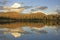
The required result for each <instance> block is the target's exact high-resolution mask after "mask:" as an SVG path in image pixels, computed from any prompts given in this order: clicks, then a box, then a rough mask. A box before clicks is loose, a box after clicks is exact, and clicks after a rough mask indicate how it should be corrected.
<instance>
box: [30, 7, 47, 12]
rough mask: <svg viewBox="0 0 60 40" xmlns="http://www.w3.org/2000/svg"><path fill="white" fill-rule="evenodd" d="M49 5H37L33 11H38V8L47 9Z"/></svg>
mask: <svg viewBox="0 0 60 40" xmlns="http://www.w3.org/2000/svg"><path fill="white" fill-rule="evenodd" d="M47 9H48V7H47V6H36V7H35V8H34V9H31V11H38V10H47Z"/></svg>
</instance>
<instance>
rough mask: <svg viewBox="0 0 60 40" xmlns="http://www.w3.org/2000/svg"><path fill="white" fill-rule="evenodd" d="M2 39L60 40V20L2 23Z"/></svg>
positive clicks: (0, 36)
mask: <svg viewBox="0 0 60 40" xmlns="http://www.w3.org/2000/svg"><path fill="white" fill-rule="evenodd" d="M0 40H60V23H59V22H41V23H40V22H38V23H33V22H31V23H30V22H15V23H4V24H0Z"/></svg>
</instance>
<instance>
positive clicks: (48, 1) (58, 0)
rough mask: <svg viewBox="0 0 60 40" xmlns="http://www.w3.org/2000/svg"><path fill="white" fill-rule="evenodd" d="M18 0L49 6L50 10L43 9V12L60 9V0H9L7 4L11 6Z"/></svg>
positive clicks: (31, 4) (27, 4) (18, 0)
mask: <svg viewBox="0 0 60 40" xmlns="http://www.w3.org/2000/svg"><path fill="white" fill-rule="evenodd" d="M1 1H2V0H1ZM16 2H19V3H23V4H22V5H24V6H33V7H35V6H47V7H48V10H44V11H43V10H42V11H43V12H52V11H54V10H55V9H56V8H58V9H60V0H8V2H7V5H8V6H10V5H12V4H13V3H16Z"/></svg>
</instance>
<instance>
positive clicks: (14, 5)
mask: <svg viewBox="0 0 60 40" xmlns="http://www.w3.org/2000/svg"><path fill="white" fill-rule="evenodd" d="M11 7H12V8H18V7H21V4H19V3H14V4H13V5H12V6H11Z"/></svg>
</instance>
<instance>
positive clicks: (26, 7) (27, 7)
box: [24, 6, 32, 9]
mask: <svg viewBox="0 0 60 40" xmlns="http://www.w3.org/2000/svg"><path fill="white" fill-rule="evenodd" d="M24 8H25V9H29V8H32V6H24Z"/></svg>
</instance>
